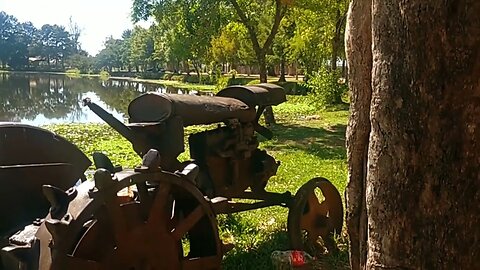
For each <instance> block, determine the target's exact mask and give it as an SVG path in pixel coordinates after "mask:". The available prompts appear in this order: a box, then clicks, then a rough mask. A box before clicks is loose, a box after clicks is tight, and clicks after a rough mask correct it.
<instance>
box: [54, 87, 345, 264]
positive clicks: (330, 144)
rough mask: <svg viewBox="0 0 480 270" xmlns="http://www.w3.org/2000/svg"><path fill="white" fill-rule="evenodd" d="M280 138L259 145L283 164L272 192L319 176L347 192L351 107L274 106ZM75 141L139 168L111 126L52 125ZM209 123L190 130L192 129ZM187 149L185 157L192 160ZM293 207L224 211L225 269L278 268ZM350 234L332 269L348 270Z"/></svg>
mask: <svg viewBox="0 0 480 270" xmlns="http://www.w3.org/2000/svg"><path fill="white" fill-rule="evenodd" d="M274 111H275V116H276V118H277V124H276V125H274V126H272V127H271V129H272V131H273V133H274V134H275V137H274V138H273V139H272V140H270V141H267V140H264V139H262V138H261V137H259V139H260V148H262V149H266V150H267V152H268V153H269V154H271V155H272V156H274V157H275V159H277V160H279V161H280V162H281V165H280V167H279V170H278V173H277V175H276V176H274V177H272V178H271V179H270V180H269V183H268V185H267V190H269V191H273V192H280V193H283V192H285V191H290V192H292V194H294V193H295V192H296V191H297V190H298V189H299V188H300V186H302V184H303V183H305V182H307V181H308V180H309V179H311V178H313V177H316V176H323V177H325V178H327V179H329V180H330V181H331V182H332V183H333V184H334V185H335V186H336V187H337V188H338V189H339V191H340V193H341V194H342V196H343V193H344V190H345V186H346V180H347V163H346V150H345V146H344V145H345V128H346V123H347V117H348V111H346V110H339V111H329V112H325V111H318V110H316V109H315V107H314V106H313V105H312V104H309V103H308V98H307V97H293V96H289V97H288V101H287V102H286V103H284V104H281V105H279V106H276V107H275V108H274ZM47 128H48V129H50V130H53V131H55V132H57V133H59V134H60V135H63V136H64V137H66V138H67V139H68V140H70V141H72V142H74V143H75V144H76V145H78V146H79V148H80V149H81V150H82V151H84V152H85V153H86V154H87V155H89V156H91V153H92V152H93V151H99V150H101V151H103V152H105V153H106V154H107V155H108V156H109V157H110V158H111V159H112V161H113V163H114V164H121V165H123V166H124V167H134V166H135V165H138V164H139V163H140V162H141V160H140V158H139V157H137V156H136V154H135V153H134V152H133V151H132V149H131V147H130V144H129V143H128V142H127V141H126V140H124V139H123V138H121V137H120V136H119V135H117V134H116V133H115V132H114V131H113V130H112V129H111V128H110V127H108V126H106V125H93V124H92V125H52V126H48V127H47ZM203 129H205V127H194V128H188V129H187V133H191V132H195V131H198V130H203ZM187 156H188V155H187V153H184V154H182V155H181V158H182V159H186V158H187ZM287 214H288V209H286V208H282V207H270V208H265V209H259V210H253V211H247V212H244V213H239V214H231V215H219V216H218V217H217V218H218V221H219V224H220V226H219V232H220V236H221V238H222V239H223V241H225V242H231V243H234V244H235V248H234V249H233V250H231V251H230V252H229V253H227V254H226V255H225V256H224V260H223V267H224V269H227V270H229V269H259V270H260V269H262V270H263V269H273V266H272V264H271V261H270V254H271V253H272V251H274V250H286V249H288V237H287V233H286V224H287ZM346 242H347V241H346V236H345V233H342V235H340V236H339V238H338V239H337V244H338V246H339V248H340V252H339V253H338V254H334V255H328V256H326V257H325V258H322V261H324V262H325V263H326V264H327V269H345V268H346V266H347V265H348V253H347V244H346Z"/></svg>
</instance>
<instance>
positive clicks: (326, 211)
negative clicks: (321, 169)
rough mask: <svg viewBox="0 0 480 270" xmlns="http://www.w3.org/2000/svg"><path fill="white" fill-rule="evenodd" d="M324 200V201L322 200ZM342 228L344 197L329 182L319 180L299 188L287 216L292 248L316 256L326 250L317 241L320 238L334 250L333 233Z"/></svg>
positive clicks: (311, 181) (314, 179)
mask: <svg viewBox="0 0 480 270" xmlns="http://www.w3.org/2000/svg"><path fill="white" fill-rule="evenodd" d="M316 189H319V190H320V191H321V194H319V193H317V192H316ZM322 197H323V200H322V201H319V199H320V198H322ZM342 226H343V204H342V198H341V196H340V193H339V192H338V190H337V189H336V188H335V186H334V185H333V184H332V183H331V182H330V181H328V180H327V179H325V178H321V177H318V178H313V179H311V180H310V181H308V182H307V183H305V184H304V185H303V186H302V187H300V189H299V190H298V191H297V193H296V194H295V197H294V199H293V203H292V205H291V206H290V211H289V213H288V233H289V239H290V244H291V247H292V248H293V249H298V250H306V251H307V252H309V253H310V254H312V255H315V256H316V255H318V253H319V252H321V250H319V249H323V247H322V246H321V245H320V244H319V242H318V240H319V239H320V238H321V240H323V243H324V245H325V246H326V247H327V249H328V250H329V251H332V250H334V249H336V246H335V242H334V241H333V234H334V233H337V234H339V233H341V230H342ZM304 232H306V238H305V233H304Z"/></svg>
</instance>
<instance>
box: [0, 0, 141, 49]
mask: <svg viewBox="0 0 480 270" xmlns="http://www.w3.org/2000/svg"><path fill="white" fill-rule="evenodd" d="M132 1H133V0H0V11H5V12H6V13H7V14H9V15H13V16H15V17H16V18H17V19H18V21H20V22H27V21H30V22H32V23H33V25H34V26H35V27H37V28H40V27H42V25H44V24H58V25H63V26H65V29H66V30H67V31H68V30H69V28H68V25H69V18H70V17H72V21H73V22H75V23H76V24H78V26H79V27H80V29H81V35H80V43H81V46H82V49H84V50H86V51H87V52H88V53H90V54H91V55H93V56H94V55H96V54H97V53H98V52H99V51H100V50H101V49H102V48H103V42H104V41H105V39H106V38H107V37H109V36H113V37H114V38H120V37H121V35H122V32H123V31H124V30H126V29H132V28H133V23H132V22H131V19H130V14H131V5H132ZM140 25H142V26H144V27H146V26H147V25H148V23H146V22H144V23H141V24H140Z"/></svg>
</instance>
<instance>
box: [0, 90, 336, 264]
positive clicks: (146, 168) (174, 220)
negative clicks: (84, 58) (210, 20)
mask: <svg viewBox="0 0 480 270" xmlns="http://www.w3.org/2000/svg"><path fill="white" fill-rule="evenodd" d="M284 101H285V93H284V91H283V89H282V88H281V87H278V86H276V85H272V84H260V85H255V86H247V87H245V86H231V87H228V88H226V89H224V90H222V91H220V92H219V93H218V94H217V95H216V96H196V95H173V94H169V95H167V94H158V93H147V94H143V95H141V96H139V97H137V98H136V99H134V100H133V101H131V103H130V105H129V108H128V114H129V124H128V125H124V124H123V123H122V122H120V121H118V120H117V119H115V118H114V117H113V116H112V115H110V114H109V113H107V112H106V111H105V110H103V109H102V108H100V107H99V106H98V105H96V104H94V103H93V102H91V101H90V100H88V99H86V100H84V104H85V105H86V106H88V107H89V108H90V109H91V110H92V111H94V112H95V113H96V114H97V115H99V116H100V117H101V118H102V119H103V120H104V121H105V122H107V123H108V124H109V125H110V126H112V127H113V128H114V129H115V130H117V131H118V132H119V133H120V134H121V135H123V136H124V137H125V138H126V139H127V140H129V141H130V142H131V143H132V146H133V148H134V150H135V151H136V152H137V153H138V154H139V155H140V156H141V157H143V161H142V165H141V166H139V167H137V168H135V169H133V170H123V169H122V168H121V167H118V166H117V167H116V166H114V165H113V164H112V162H111V161H110V160H109V159H108V157H106V156H105V155H103V154H100V153H95V154H94V156H93V160H94V163H95V166H96V167H97V170H96V171H95V173H94V177H93V178H94V179H93V181H85V177H84V172H85V171H86V169H87V168H88V166H89V165H90V161H89V160H88V158H87V157H86V156H85V155H84V154H83V153H82V152H80V151H79V150H78V148H76V147H75V146H74V145H72V144H71V143H69V142H67V141H66V140H64V139H62V138H61V137H59V136H57V135H55V134H53V133H51V132H48V131H46V130H43V129H40V128H33V127H30V126H26V125H20V124H0V151H1V152H0V153H1V156H0V162H1V163H0V181H1V184H2V187H1V189H0V196H1V200H2V201H4V202H7V203H5V204H3V205H4V206H3V207H0V214H1V220H0V248H1V252H0V255H1V256H0V258H1V260H0V269H219V268H221V260H222V256H223V254H224V252H226V250H227V249H228V245H224V244H223V243H222V241H221V240H220V238H219V235H218V227H217V222H216V215H218V214H227V213H234V212H242V211H247V210H253V209H258V208H263V207H269V206H275V205H277V206H283V207H288V208H289V215H288V234H289V238H290V243H291V248H292V249H304V248H306V246H307V245H308V246H310V245H311V244H312V243H313V244H314V245H315V243H316V241H317V239H318V238H319V237H321V239H323V241H324V243H325V244H326V246H327V247H329V248H331V247H333V246H334V244H333V242H332V238H331V237H332V234H333V232H335V231H336V232H340V230H341V228H342V223H343V208H342V201H341V198H340V195H339V193H338V191H337V189H336V188H335V187H334V186H333V185H332V184H331V183H330V182H329V181H328V180H326V179H324V178H314V179H312V180H310V181H308V182H306V183H305V184H304V185H303V186H302V187H301V188H300V189H299V190H298V192H297V193H296V195H295V196H293V195H291V193H290V192H285V193H273V192H268V191H266V190H265V187H266V185H267V182H268V180H269V179H270V177H272V176H273V175H275V174H276V172H277V168H278V166H279V164H280V163H279V162H278V161H276V160H275V159H274V158H273V157H272V156H270V155H269V154H267V153H266V152H265V151H263V150H260V149H259V148H258V145H259V142H258V140H257V137H256V133H258V134H260V135H262V136H264V137H266V138H267V139H270V138H271V137H272V133H271V132H270V131H269V130H268V129H267V128H265V127H263V126H261V125H260V124H259V122H258V120H259V118H260V116H261V114H262V112H263V110H264V109H265V107H266V106H270V105H277V104H280V103H282V102H284ZM208 124H218V126H217V127H215V128H210V129H207V130H205V131H202V132H198V133H193V134H191V135H189V137H188V143H189V152H190V157H191V159H190V160H187V161H184V162H180V161H179V160H178V156H179V155H180V154H181V153H182V152H184V150H185V149H184V127H187V126H191V125H208ZM209 127H210V126H209ZM78 179H82V181H81V183H80V182H77V181H78ZM76 182H77V184H75V183H76ZM316 190H317V192H316ZM318 190H320V191H321V193H319V192H318ZM317 194H322V195H323V198H324V200H323V201H321V202H320V201H319V199H318V198H317ZM239 199H240V200H239ZM241 199H247V200H241Z"/></svg>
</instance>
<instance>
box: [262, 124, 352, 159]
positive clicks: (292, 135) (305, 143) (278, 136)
mask: <svg viewBox="0 0 480 270" xmlns="http://www.w3.org/2000/svg"><path fill="white" fill-rule="evenodd" d="M271 129H272V132H273V134H274V139H273V141H272V143H269V144H267V146H265V148H267V150H272V151H288V150H292V149H298V150H302V151H305V152H307V153H309V154H313V155H316V156H317V157H319V158H321V159H346V149H345V132H346V125H335V126H331V127H328V128H323V127H308V126H303V125H298V124H277V125H275V126H273V127H272V128H271Z"/></svg>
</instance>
